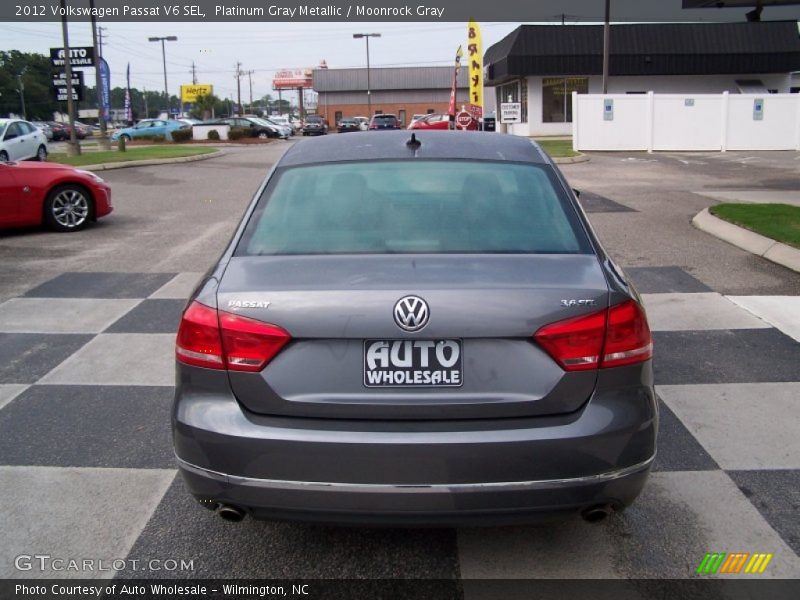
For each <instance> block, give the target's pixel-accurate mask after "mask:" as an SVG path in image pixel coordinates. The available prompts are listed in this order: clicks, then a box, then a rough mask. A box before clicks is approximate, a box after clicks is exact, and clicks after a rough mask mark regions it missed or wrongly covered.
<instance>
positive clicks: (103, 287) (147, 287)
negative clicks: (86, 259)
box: [25, 273, 176, 298]
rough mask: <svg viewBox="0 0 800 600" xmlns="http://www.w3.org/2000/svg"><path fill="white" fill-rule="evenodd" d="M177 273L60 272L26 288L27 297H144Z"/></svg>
mask: <svg viewBox="0 0 800 600" xmlns="http://www.w3.org/2000/svg"><path fill="white" fill-rule="evenodd" d="M175 275H176V273H62V274H61V275H59V276H58V277H54V278H53V279H51V280H50V281H45V282H44V283H43V284H41V285H39V286H37V287H35V288H33V289H32V290H28V292H27V293H26V294H25V295H26V296H28V297H30V298H147V297H148V296H149V295H150V294H152V293H153V292H155V291H156V290H158V289H159V288H160V287H161V286H163V285H164V284H165V283H167V282H168V281H170V280H171V279H173V278H174V277H175Z"/></svg>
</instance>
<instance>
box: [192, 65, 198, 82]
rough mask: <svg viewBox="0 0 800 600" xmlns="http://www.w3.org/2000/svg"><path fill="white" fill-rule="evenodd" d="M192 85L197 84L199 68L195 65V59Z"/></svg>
mask: <svg viewBox="0 0 800 600" xmlns="http://www.w3.org/2000/svg"><path fill="white" fill-rule="evenodd" d="M192 85H197V69H196V68H195V66H194V61H192Z"/></svg>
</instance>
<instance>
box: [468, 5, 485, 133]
mask: <svg viewBox="0 0 800 600" xmlns="http://www.w3.org/2000/svg"><path fill="white" fill-rule="evenodd" d="M467 58H468V59H469V105H470V106H469V108H470V112H471V113H472V116H473V117H474V118H476V119H481V118H483V42H482V41H481V27H480V25H478V23H477V22H475V21H473V20H470V22H469V24H468V25H467Z"/></svg>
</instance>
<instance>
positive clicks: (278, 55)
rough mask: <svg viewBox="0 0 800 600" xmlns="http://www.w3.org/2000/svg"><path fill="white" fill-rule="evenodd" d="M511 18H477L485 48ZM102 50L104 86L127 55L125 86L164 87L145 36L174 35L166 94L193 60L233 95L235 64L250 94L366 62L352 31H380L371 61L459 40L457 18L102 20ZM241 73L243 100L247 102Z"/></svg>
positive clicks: (433, 57)
mask: <svg viewBox="0 0 800 600" xmlns="http://www.w3.org/2000/svg"><path fill="white" fill-rule="evenodd" d="M518 26H519V24H518V23H483V24H482V28H483V37H484V50H485V49H486V48H488V47H489V46H490V45H491V44H494V43H495V42H497V41H499V40H500V39H502V38H503V37H504V36H505V35H507V34H508V33H509V32H511V31H513V30H514V28H516V27H518ZM105 27H106V28H107V29H106V31H105V32H104V34H105V36H106V42H105V43H104V46H103V53H104V55H105V58H106V60H107V61H108V64H109V66H110V68H111V85H112V86H113V87H116V86H124V85H125V68H126V66H127V64H128V61H130V64H131V85H132V86H133V87H137V88H139V89H141V88H143V87H145V88H147V89H152V90H159V91H161V90H163V89H164V78H163V68H162V61H161V44H160V43H152V42H148V41H147V38H148V36H166V35H176V36H178V41H177V42H166V44H167V46H166V48H167V76H168V83H169V88H170V93H172V94H177V93H178V86H179V85H180V84H181V83H191V81H192V78H191V65H192V61H194V62H195V64H196V65H197V79H198V82H199V83H211V84H213V85H214V92H215V93H216V94H217V95H218V96H222V97H229V96H230V94H232V93H233V94H235V93H236V78H235V77H234V72H235V63H236V62H237V61H241V63H242V70H245V71H249V70H252V71H255V73H253V76H252V77H253V97H254V98H260V97H262V96H263V95H264V94H268V93H269V94H273V95H275V92H273V91H272V77H273V75H274V72H275V71H276V70H279V69H287V68H301V67H315V66H317V65H318V64H319V63H320V61H321V60H323V59H324V60H326V61H327V63H328V66H329V67H331V68H341V67H363V66H365V65H366V49H365V44H364V40H363V39H361V40H356V39H353V37H352V34H353V33H359V32H369V33H371V32H380V33H381V34H382V37H381V38H380V39H371V40H370V64H371V66H373V67H380V66H394V65H408V64H414V65H450V64H452V62H453V59H454V56H455V51H456V48H457V47H458V45H459V44H463V45H466V41H465V40H466V24H464V23H417V24H411V23H200V24H189V23H152V24H146V23H109V24H107V25H105ZM69 35H70V45H71V46H84V45H86V46H89V45H91V40H92V38H91V29H90V25H89V24H88V23H77V22H76V23H72V24H70V30H69ZM60 43H61V24H60V23H57V22H56V23H36V24H34V23H0V49H3V50H12V49H14V50H21V51H24V52H39V53H42V54H49V49H50V47H51V46H57V45H59V44H60ZM248 97H249V87H248V82H247V78H244V79H243V80H242V100H243V101H245V102H246V101H247V99H248Z"/></svg>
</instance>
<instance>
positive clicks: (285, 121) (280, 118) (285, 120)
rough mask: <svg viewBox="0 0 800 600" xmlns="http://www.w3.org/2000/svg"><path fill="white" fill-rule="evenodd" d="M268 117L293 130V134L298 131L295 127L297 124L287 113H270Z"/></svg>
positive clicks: (271, 120)
mask: <svg viewBox="0 0 800 600" xmlns="http://www.w3.org/2000/svg"><path fill="white" fill-rule="evenodd" d="M266 119H267V120H268V121H270V122H271V123H277V124H278V125H281V126H282V127H288V128H289V129H291V130H292V135H294V134H295V133H296V132H297V128H295V126H294V125H293V124H292V121H291V120H290V119H289V117H287V116H285V115H270V116H269V117H266Z"/></svg>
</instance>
